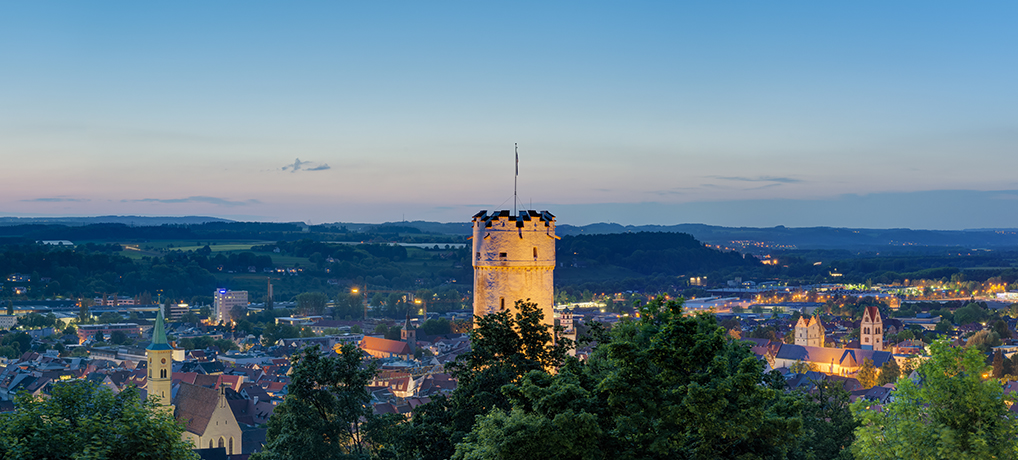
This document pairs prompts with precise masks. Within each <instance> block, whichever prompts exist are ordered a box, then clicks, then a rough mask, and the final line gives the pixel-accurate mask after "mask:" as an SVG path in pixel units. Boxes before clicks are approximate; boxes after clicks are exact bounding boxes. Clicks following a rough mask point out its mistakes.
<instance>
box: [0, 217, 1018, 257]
mask: <svg viewBox="0 0 1018 460" xmlns="http://www.w3.org/2000/svg"><path fill="white" fill-rule="evenodd" d="M91 225H123V226H126V227H128V228H144V227H160V226H172V227H186V228H188V229H189V230H190V231H180V230H177V231H176V232H177V233H179V234H174V235H173V237H182V238H192V237H195V236H199V235H201V236H202V237H206V238H207V237H209V236H212V235H209V233H215V234H220V235H222V236H223V237H224V238H225V237H228V236H227V234H228V233H230V232H238V231H241V232H243V233H246V234H248V235H247V236H249V237H258V238H280V239H290V238H289V237H286V238H284V235H281V234H278V232H306V233H308V234H307V235H306V236H305V237H311V238H314V236H313V235H314V234H316V233H321V234H326V233H340V234H346V233H347V232H356V233H365V234H376V235H377V236H379V237H380V238H381V239H380V240H379V241H400V239H399V238H396V236H397V235H401V236H402V237H403V239H405V238H411V237H414V236H415V235H416V236H417V238H418V239H420V238H431V239H433V240H434V239H436V238H444V240H450V238H452V239H454V240H455V239H458V237H463V238H465V237H467V236H469V235H470V233H471V224H470V222H444V223H443V222H427V221H410V222H402V221H400V222H385V223H381V224H378V223H352V222H346V223H344V222H336V223H332V224H319V225H314V226H310V227H309V226H307V225H306V224H303V223H300V222H293V223H270V222H264V223H259V222H250V223H240V222H235V221H232V220H228V219H220V218H217V217H207V216H180V217H148V216H96V217H0V228H7V230H5V231H2V232H0V234H3V235H9V236H13V235H19V236H26V237H27V236H31V237H35V238H37V239H38V238H67V239H70V238H72V237H76V238H86V239H92V238H95V236H93V235H85V234H83V233H81V232H78V233H68V232H65V231H59V229H56V228H53V227H54V226H67V227H87V226H91ZM220 225H224V226H222V227H219V226H220ZM10 227H22V228H20V229H18V230H15V229H13V228H10ZM45 227H49V228H47V230H48V231H45V232H42V231H39V230H41V229H42V228H45ZM638 232H664V233H687V234H689V235H692V236H693V237H694V238H696V239H697V240H699V241H702V242H704V243H708V244H711V245H715V246H720V247H722V248H728V249H737V250H740V251H743V252H750V253H757V254H759V253H767V252H771V251H773V250H776V249H777V250H781V249H807V250H808V249H848V250H853V251H867V250H869V251H892V250H920V249H922V248H937V247H940V248H942V247H961V248H968V249H994V248H1015V247H1018V229H970V230H911V229H907V228H895V229H867V228H834V227H801V228H792V227H784V226H777V227H769V228H761V227H720V226H715V225H705V224H678V225H621V224H613V223H596V224H590V225H582V226H576V225H568V224H560V225H558V227H557V234H558V235H559V236H570V235H610V234H620V233H638ZM65 233H68V234H67V236H61V235H63V234H65ZM117 233H118V234H119V235H121V236H128V235H131V234H132V232H130V231H129V230H128V229H117ZM143 233H144V232H143ZM166 233H174V232H166ZM429 235H430V236H429ZM290 236H291V237H292V235H290ZM145 237H147V238H151V237H154V235H152V234H146V235H145ZM358 238H359V237H358ZM386 238H388V239H386ZM427 241H430V240H427ZM436 241H437V240H436Z"/></svg>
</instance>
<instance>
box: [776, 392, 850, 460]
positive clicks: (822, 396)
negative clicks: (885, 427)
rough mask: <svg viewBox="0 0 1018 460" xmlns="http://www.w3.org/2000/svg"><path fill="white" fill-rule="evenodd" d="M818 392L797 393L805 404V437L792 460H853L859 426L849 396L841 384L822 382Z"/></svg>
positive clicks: (794, 452)
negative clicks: (856, 432) (853, 446)
mask: <svg viewBox="0 0 1018 460" xmlns="http://www.w3.org/2000/svg"><path fill="white" fill-rule="evenodd" d="M813 383H814V384H815V385H816V388H815V389H814V390H813V391H809V392H798V391H797V392H796V393H795V395H797V396H798V397H799V398H800V400H801V402H802V427H803V435H802V437H801V438H800V442H799V446H798V449H795V450H793V451H792V452H791V453H790V455H789V458H790V459H792V460H827V459H831V460H833V459H842V460H850V459H852V452H851V450H850V447H851V445H852V443H853V442H854V441H855V429H856V428H857V427H858V426H859V422H857V421H856V420H855V419H854V418H853V417H852V411H851V410H850V408H849V393H848V392H847V391H845V388H844V386H843V384H842V383H841V382H834V381H830V380H821V381H816V382H813Z"/></svg>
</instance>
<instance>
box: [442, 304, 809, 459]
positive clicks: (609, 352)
mask: <svg viewBox="0 0 1018 460" xmlns="http://www.w3.org/2000/svg"><path fill="white" fill-rule="evenodd" d="M482 319H483V318H482ZM764 381H765V379H764V375H763V364H762V363H761V362H760V361H759V360H757V359H756V358H755V357H754V356H753V355H752V354H751V353H750V352H749V349H748V348H747V347H746V346H745V345H743V344H740V343H738V342H734V341H732V340H730V339H729V337H728V335H727V333H726V331H725V328H724V327H721V326H719V325H718V324H717V321H716V319H715V317H714V316H713V315H697V316H692V317H690V316H684V315H683V313H682V304H681V302H675V301H670V302H666V301H664V300H663V299H660V298H658V299H655V300H653V301H651V302H650V303H648V304H647V305H644V306H642V307H640V316H639V320H636V321H623V322H620V323H617V324H616V325H615V326H614V327H613V328H612V330H611V332H610V334H609V335H607V336H604V337H602V338H601V340H600V345H599V346H598V347H597V349H595V351H594V353H593V354H592V355H591V357H590V360H589V361H588V363H587V364H581V363H580V362H579V361H576V360H569V361H567V362H566V363H565V365H564V366H561V367H559V369H558V372H557V373H556V374H554V375H550V374H548V373H546V372H543V371H542V370H540V369H534V370H531V371H529V372H528V373H527V374H525V375H524V376H523V377H522V378H518V379H513V380H512V381H511V382H509V383H508V384H505V385H502V387H501V393H502V394H503V395H504V396H506V397H508V399H509V401H508V402H509V406H510V407H509V408H505V407H501V406H495V407H493V408H492V409H491V410H489V411H488V412H487V413H486V414H484V415H482V416H480V417H478V418H477V422H476V425H475V426H474V427H473V428H472V430H471V432H470V433H469V434H468V435H467V436H466V437H465V438H464V439H463V441H462V442H460V443H459V444H458V445H456V453H455V458H462V459H480V458H514V457H515V456H519V455H524V454H525V453H528V452H529V456H530V457H541V458H554V457H563V458H595V459H596V458H611V459H645V458H650V459H654V458H661V459H665V458H704V459H707V458H711V459H713V458H783V457H786V456H788V455H789V453H790V452H791V451H793V450H794V449H795V448H796V446H797V440H798V438H799V436H801V435H802V433H803V432H802V422H801V420H800V418H799V417H798V416H799V405H800V403H799V402H798V401H797V399H796V397H794V396H791V395H787V394H785V393H784V392H783V391H781V390H778V389H776V388H775V387H774V386H772V385H762V383H763V382H764ZM768 381H769V380H768ZM457 391H458V390H457ZM524 456H528V455H524Z"/></svg>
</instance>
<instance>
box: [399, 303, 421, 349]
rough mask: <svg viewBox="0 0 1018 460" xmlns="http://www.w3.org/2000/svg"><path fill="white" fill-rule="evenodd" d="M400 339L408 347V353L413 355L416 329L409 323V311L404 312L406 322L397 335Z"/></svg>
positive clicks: (415, 347)
mask: <svg viewBox="0 0 1018 460" xmlns="http://www.w3.org/2000/svg"><path fill="white" fill-rule="evenodd" d="M399 335H400V338H401V339H403V341H404V342H406V343H407V345H409V346H410V352H411V353H415V352H416V351H417V350H416V349H417V328H415V327H414V324H413V323H411V322H410V310H407V312H406V322H405V323H403V330H402V331H400V333H399Z"/></svg>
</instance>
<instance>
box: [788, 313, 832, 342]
mask: <svg viewBox="0 0 1018 460" xmlns="http://www.w3.org/2000/svg"><path fill="white" fill-rule="evenodd" d="M826 333H827V331H826V330H825V329H824V325H823V324H821V323H820V317H819V316H813V317H808V316H800V317H799V322H797V323H796V324H795V344H796V345H800V346H804V347H821V348H823V346H824V338H825V334H826Z"/></svg>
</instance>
